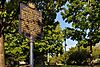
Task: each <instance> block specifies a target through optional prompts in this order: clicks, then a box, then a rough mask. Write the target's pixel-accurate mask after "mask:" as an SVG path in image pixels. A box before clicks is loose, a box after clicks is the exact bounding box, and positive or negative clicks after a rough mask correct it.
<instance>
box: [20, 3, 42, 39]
mask: <svg viewBox="0 0 100 67" xmlns="http://www.w3.org/2000/svg"><path fill="white" fill-rule="evenodd" d="M19 27H20V28H19V30H20V33H24V34H26V36H27V37H30V36H33V37H34V38H36V37H37V36H38V35H39V34H41V32H42V13H41V12H39V11H38V10H36V8H35V6H34V5H33V4H32V3H29V4H28V5H26V4H23V3H20V22H19Z"/></svg>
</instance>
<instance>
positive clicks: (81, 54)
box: [65, 47, 90, 65]
mask: <svg viewBox="0 0 100 67" xmlns="http://www.w3.org/2000/svg"><path fill="white" fill-rule="evenodd" d="M65 57H66V62H67V64H79V65H80V64H86V63H88V59H89V57H90V55H89V52H88V50H87V49H86V48H83V47H72V48H70V49H69V51H67V52H66V53H65Z"/></svg>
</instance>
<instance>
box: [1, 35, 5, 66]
mask: <svg viewBox="0 0 100 67" xmlns="http://www.w3.org/2000/svg"><path fill="white" fill-rule="evenodd" d="M0 67H5V59H4V43H3V35H2V34H0Z"/></svg>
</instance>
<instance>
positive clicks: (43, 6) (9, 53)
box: [0, 0, 65, 62]
mask: <svg viewBox="0 0 100 67" xmlns="http://www.w3.org/2000/svg"><path fill="white" fill-rule="evenodd" d="M20 1H21V2H24V3H26V4H27V3H28V0H20ZM32 2H33V3H35V5H36V7H37V9H38V10H40V11H42V17H43V23H44V26H43V34H42V40H40V39H37V40H35V42H34V48H35V49H34V54H35V59H37V58H38V56H39V58H42V59H43V58H44V57H45V56H46V53H47V52H49V53H56V54H58V53H63V47H62V42H63V33H62V32H61V28H60V25H59V23H58V22H55V21H54V20H55V18H56V13H57V12H59V10H61V6H62V5H64V4H65V0H60V1H59V0H54V1H52V0H50V1H47V0H42V1H41V0H32ZM0 14H2V16H0V18H2V17H3V15H4V20H5V23H2V24H3V25H2V31H3V33H4V41H5V42H4V44H5V55H6V61H7V60H8V61H7V62H10V61H27V59H28V60H29V45H28V41H29V40H28V39H27V38H24V36H23V35H20V34H19V33H18V22H19V21H18V16H19V1H18V0H13V1H12V0H11V1H9V2H6V4H5V8H4V12H0ZM0 27H1V26H0ZM0 29H1V28H0ZM40 54H41V55H42V57H41V55H40ZM9 57H10V58H9ZM8 58H9V59H8ZM42 62H43V61H42Z"/></svg>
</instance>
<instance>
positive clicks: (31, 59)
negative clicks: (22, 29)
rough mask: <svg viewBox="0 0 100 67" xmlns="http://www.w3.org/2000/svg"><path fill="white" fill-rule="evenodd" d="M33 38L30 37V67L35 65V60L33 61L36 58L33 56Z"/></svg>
mask: <svg viewBox="0 0 100 67" xmlns="http://www.w3.org/2000/svg"><path fill="white" fill-rule="evenodd" d="M33 48H34V47H33V37H32V36H31V37H30V67H33V65H34V62H33V61H34V60H33V58H34V56H33Z"/></svg>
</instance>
